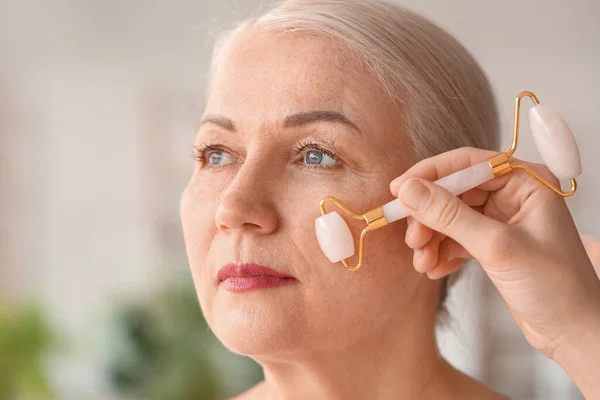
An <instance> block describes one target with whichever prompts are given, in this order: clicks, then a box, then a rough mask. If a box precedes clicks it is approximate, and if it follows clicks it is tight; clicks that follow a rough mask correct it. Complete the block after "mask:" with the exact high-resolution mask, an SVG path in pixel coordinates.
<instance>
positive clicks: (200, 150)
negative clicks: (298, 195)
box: [192, 141, 340, 169]
mask: <svg viewBox="0 0 600 400" xmlns="http://www.w3.org/2000/svg"><path fill="white" fill-rule="evenodd" d="M307 149H308V150H317V151H320V152H322V153H323V154H325V155H327V156H329V157H331V158H332V159H334V160H336V161H338V162H340V159H339V158H338V157H337V155H336V154H335V153H334V152H333V151H329V150H325V149H324V148H322V147H321V146H319V145H318V144H316V143H313V142H308V141H307V142H300V143H298V144H297V145H296V146H295V147H294V150H293V152H294V155H295V156H299V155H300V154H302V152H304V151H305V150H307ZM211 151H223V152H226V153H230V154H231V153H232V152H231V150H229V149H227V148H226V147H224V146H221V145H219V144H207V145H201V146H198V145H195V146H194V147H193V149H192V159H194V160H195V161H197V162H199V163H200V164H202V165H203V166H204V165H205V164H206V155H207V154H208V153H210V152H211ZM301 166H302V167H304V168H310V169H313V168H322V169H331V168H335V167H337V166H339V165H336V164H328V165H310V164H304V163H302V164H301ZM223 167H225V166H221V167H219V166H217V167H212V168H215V169H216V168H223Z"/></svg>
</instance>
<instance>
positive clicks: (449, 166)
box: [390, 147, 498, 194]
mask: <svg viewBox="0 0 600 400" xmlns="http://www.w3.org/2000/svg"><path fill="white" fill-rule="evenodd" d="M496 154H498V152H497V151H491V150H482V149H476V148H474V147H461V148H459V149H455V150H450V151H448V152H446V153H442V154H438V155H437V156H434V157H431V158H426V159H425V160H422V161H419V162H418V163H416V164H415V165H413V166H412V167H411V168H409V169H408V170H407V171H406V172H405V173H404V174H402V175H401V176H399V177H398V178H396V179H394V180H393V181H392V182H391V183H390V191H391V192H392V193H394V194H395V193H398V190H399V189H400V186H402V184H403V183H404V182H405V181H406V180H408V179H411V178H422V179H425V180H428V181H430V182H433V181H436V180H438V179H440V178H443V177H445V176H447V175H450V174H452V173H454V172H457V171H460V170H462V169H465V168H468V167H470V166H472V165H475V164H479V163H480V162H482V161H485V160H487V159H489V158H490V157H493V156H495V155H496ZM490 168H491V167H490Z"/></svg>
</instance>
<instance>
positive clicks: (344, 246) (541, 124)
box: [315, 91, 581, 271]
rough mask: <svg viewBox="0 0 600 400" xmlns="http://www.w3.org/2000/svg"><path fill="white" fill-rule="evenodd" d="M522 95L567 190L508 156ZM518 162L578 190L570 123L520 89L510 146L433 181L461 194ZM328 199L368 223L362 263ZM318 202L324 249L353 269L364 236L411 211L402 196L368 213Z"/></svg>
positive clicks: (538, 139)
mask: <svg viewBox="0 0 600 400" xmlns="http://www.w3.org/2000/svg"><path fill="white" fill-rule="evenodd" d="M524 97H530V98H531V100H532V101H533V102H534V106H533V107H531V109H530V110H529V125H530V128H531V133H532V135H533V138H534V141H535V144H536V146H537V148H538V150H539V152H540V154H541V156H542V158H543V160H544V162H545V164H546V166H547V167H548V169H549V170H550V171H551V172H552V173H553V174H554V175H555V176H556V177H557V178H558V179H560V180H566V179H569V180H570V181H571V189H570V190H569V191H568V192H563V191H562V189H561V188H560V187H555V186H554V185H553V184H552V183H550V182H549V181H547V180H546V179H545V178H544V177H542V176H541V175H539V174H538V173H537V172H535V171H534V170H532V169H531V168H529V167H528V166H526V165H524V164H521V163H518V162H514V161H511V160H510V157H511V156H512V155H513V154H514V152H515V150H516V149H517V142H518V138H519V117H520V104H521V99H523V98H524ZM514 168H521V169H524V170H526V171H527V172H529V173H530V174H531V175H533V177H535V178H536V179H537V180H539V181H540V182H542V183H543V184H544V185H546V186H547V187H548V188H550V189H552V190H553V191H554V192H556V193H557V194H559V195H560V196H563V197H567V196H571V195H572V194H573V193H575V190H577V182H576V181H575V177H577V176H579V175H580V174H581V159H580V156H579V149H578V147H577V143H576V142H575V138H574V137H573V134H572V133H571V130H570V129H569V126H568V125H567V123H566V122H565V120H564V119H563V118H562V117H561V116H560V114H559V113H558V112H557V111H556V110H555V109H554V108H552V107H551V106H549V105H547V104H540V103H539V101H538V99H537V97H536V96H535V95H534V94H533V93H531V92H527V91H525V92H521V93H519V95H518V96H517V98H516V103H515V124H514V132H513V143H512V146H511V148H510V150H508V151H507V152H505V153H499V154H497V155H495V156H494V157H492V158H490V159H488V160H486V161H484V162H481V163H479V164H476V165H473V166H471V167H469V168H466V169H463V170H461V171H457V172H455V173H453V174H451V175H448V176H445V177H443V178H441V179H439V180H437V181H435V183H436V184H438V185H440V186H442V187H444V188H446V189H447V190H448V191H450V192H451V193H453V194H454V195H455V196H458V195H459V194H461V193H464V192H466V191H468V190H471V189H473V188H475V187H477V186H479V185H481V184H483V183H485V182H487V181H489V180H491V179H494V178H497V177H500V176H502V175H505V174H508V173H510V172H512V170H513V169H514ZM328 202H332V203H334V204H336V205H337V206H338V207H339V208H340V209H341V210H343V211H344V212H346V214H348V215H349V216H350V217H351V218H353V219H357V220H362V221H365V222H366V223H367V226H366V227H365V228H364V229H363V231H362V232H361V235H360V239H359V246H358V263H357V264H356V265H350V263H349V262H348V260H347V259H348V258H349V257H352V256H353V255H354V252H355V250H354V239H353V237H352V232H351V231H350V228H349V227H348V224H347V223H346V221H345V220H344V219H343V218H342V216H341V215H340V214H339V213H337V212H336V211H332V212H329V213H328V212H327V211H326V210H325V205H326V204H327V203H328ZM320 207H321V214H322V216H321V217H319V218H317V219H316V221H315V229H316V233H317V240H318V242H319V245H320V246H321V250H323V253H325V255H326V256H327V258H329V260H330V261H331V262H338V261H342V262H343V264H344V266H345V267H346V268H347V269H349V270H350V271H356V270H358V269H359V268H361V267H362V265H363V253H364V238H365V235H366V234H367V233H368V232H369V231H372V230H375V229H378V228H381V227H383V226H386V225H388V224H391V223H392V222H395V221H398V220H400V219H403V218H406V217H407V216H408V213H407V212H406V210H405V209H404V207H403V206H402V204H401V203H400V201H399V200H398V199H394V200H392V201H390V202H389V203H387V204H384V205H383V206H381V207H378V208H375V209H373V210H370V211H368V212H366V213H364V214H356V213H354V212H353V211H352V210H350V209H349V208H348V207H346V206H345V205H344V204H343V203H342V202H341V201H339V200H338V199H336V198H335V197H331V196H329V197H325V198H323V199H322V200H321V204H320Z"/></svg>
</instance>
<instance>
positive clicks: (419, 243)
mask: <svg viewBox="0 0 600 400" xmlns="http://www.w3.org/2000/svg"><path fill="white" fill-rule="evenodd" d="M432 237H433V230H432V229H431V228H429V227H427V226H425V225H423V224H422V223H420V222H419V221H415V220H414V218H411V217H408V228H407V229H406V239H405V241H406V245H407V246H408V247H410V248H411V249H420V248H421V247H423V246H425V245H426V244H427V243H428V242H429V241H430V240H431V238H432Z"/></svg>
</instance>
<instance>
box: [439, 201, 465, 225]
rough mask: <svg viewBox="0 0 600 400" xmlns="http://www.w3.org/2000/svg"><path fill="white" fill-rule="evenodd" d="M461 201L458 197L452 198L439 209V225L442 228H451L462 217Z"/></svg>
mask: <svg viewBox="0 0 600 400" xmlns="http://www.w3.org/2000/svg"><path fill="white" fill-rule="evenodd" d="M460 209H461V207H460V203H459V201H458V199H456V198H450V199H448V201H446V202H445V204H444V205H443V206H442V207H441V208H440V209H439V212H438V214H437V219H438V226H439V227H440V228H441V229H447V228H450V227H451V226H452V225H453V224H454V223H455V222H456V221H457V219H458V218H459V217H460Z"/></svg>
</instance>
